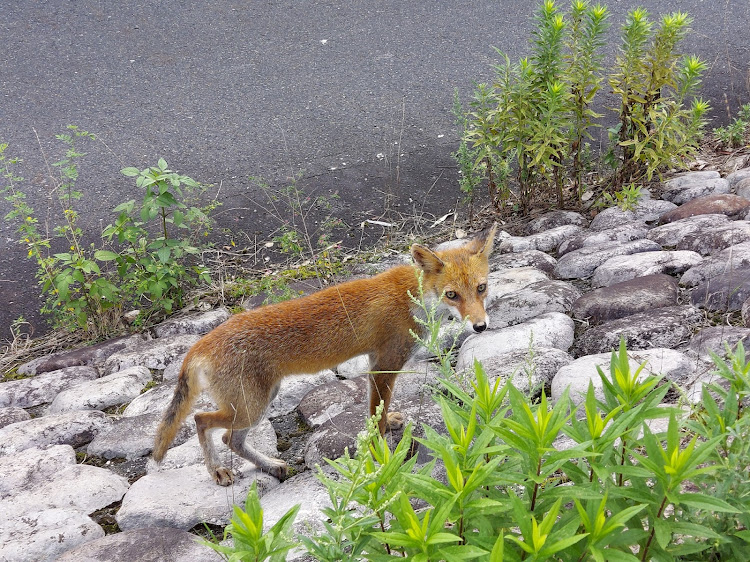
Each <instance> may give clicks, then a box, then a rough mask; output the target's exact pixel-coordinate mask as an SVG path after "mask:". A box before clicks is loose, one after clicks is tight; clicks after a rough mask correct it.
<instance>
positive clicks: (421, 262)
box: [411, 244, 445, 273]
mask: <svg viewBox="0 0 750 562" xmlns="http://www.w3.org/2000/svg"><path fill="white" fill-rule="evenodd" d="M411 257H413V258H414V261H415V262H417V265H418V266H419V267H420V269H421V270H422V271H424V272H425V273H440V272H441V271H442V270H443V266H444V265H445V264H444V263H443V260H441V259H440V258H439V257H437V255H436V254H435V253H434V252H432V251H431V250H429V249H427V248H425V247H424V246H420V245H419V244H414V245H413V246H412V247H411Z"/></svg>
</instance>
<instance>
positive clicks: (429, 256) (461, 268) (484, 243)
mask: <svg viewBox="0 0 750 562" xmlns="http://www.w3.org/2000/svg"><path fill="white" fill-rule="evenodd" d="M496 231H497V224H494V225H492V228H491V229H490V230H489V232H486V233H485V234H484V235H482V236H479V237H477V238H474V239H472V240H470V241H468V242H466V243H465V244H463V245H461V246H459V247H457V248H450V249H446V250H442V251H434V252H433V251H432V250H429V249H427V248H425V247H424V246H420V245H419V244H414V245H413V246H412V248H411V255H412V257H413V258H414V261H415V262H416V264H417V267H419V269H421V270H422V272H423V281H422V283H423V289H424V294H425V296H426V297H428V298H432V299H438V298H440V299H441V301H440V306H439V309H438V310H439V311H440V310H442V311H444V312H448V313H449V314H450V315H451V316H453V317H454V318H458V319H460V320H461V321H463V322H467V323H469V324H470V325H471V327H472V329H473V330H474V331H475V332H477V333H478V332H483V331H484V330H486V329H487V326H488V325H489V320H490V319H489V316H487V312H486V311H485V309H484V302H485V299H486V298H487V277H488V273H489V265H488V263H487V260H488V258H489V256H490V254H491V253H492V245H493V242H494V240H495V232H496Z"/></svg>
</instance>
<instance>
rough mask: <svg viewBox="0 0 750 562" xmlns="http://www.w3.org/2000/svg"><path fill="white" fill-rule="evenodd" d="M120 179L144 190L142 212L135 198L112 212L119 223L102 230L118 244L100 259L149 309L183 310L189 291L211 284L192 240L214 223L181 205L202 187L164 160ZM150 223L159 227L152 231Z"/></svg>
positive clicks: (99, 254)
mask: <svg viewBox="0 0 750 562" xmlns="http://www.w3.org/2000/svg"><path fill="white" fill-rule="evenodd" d="M122 174H123V175H125V176H127V177H134V178H136V186H137V187H139V188H141V189H143V190H144V191H145V193H144V196H143V200H142V203H141V204H140V208H138V206H137V205H136V201H135V200H132V199H131V200H130V201H127V202H125V203H121V204H120V205H118V206H117V207H115V208H114V212H115V213H119V214H118V217H117V220H116V221H115V222H114V223H113V224H110V225H107V227H105V228H104V231H103V233H102V236H103V238H104V239H105V240H107V241H109V242H115V243H116V244H115V250H114V251H112V250H99V251H98V252H97V253H96V257H97V259H99V260H101V261H103V262H108V261H111V262H114V264H115V265H116V267H117V275H118V276H119V278H120V280H121V281H122V282H123V283H124V286H125V287H126V290H127V292H128V295H130V296H132V297H131V298H134V299H135V300H136V302H137V300H138V299H140V298H143V299H146V300H147V301H148V302H149V303H150V308H151V310H155V311H162V310H163V311H164V312H167V313H169V312H171V311H172V310H173V309H174V308H175V307H180V306H182V305H183V299H184V292H185V289H186V287H188V286H190V285H195V284H196V283H198V282H203V283H209V282H210V281H211V277H210V275H209V271H208V268H207V267H205V266H204V265H202V264H200V263H199V262H198V261H197V260H194V261H193V263H191V261H190V258H191V257H195V256H198V255H199V254H200V251H201V250H200V248H199V247H198V246H197V245H195V243H194V242H193V240H195V238H196V237H197V236H199V235H201V234H203V235H206V234H207V233H208V230H209V229H210V228H211V220H210V219H209V218H208V215H207V214H206V210H205V209H201V208H198V207H194V206H193V207H188V206H187V205H186V204H185V203H184V202H183V200H184V196H185V190H189V191H190V192H195V191H196V190H198V189H200V185H199V184H198V183H197V182H196V181H195V180H193V179H192V178H190V177H188V176H183V175H180V174H178V173H177V172H174V171H172V170H170V169H169V167H168V165H167V162H166V161H165V160H164V159H163V158H160V159H159V162H158V163H157V165H156V166H152V167H149V168H145V169H143V170H138V169H137V168H124V169H123V170H122ZM150 223H156V227H155V228H154V227H151V229H149V224H150ZM154 232H155V233H156V235H154V234H152V233H154ZM178 233H179V234H181V236H178Z"/></svg>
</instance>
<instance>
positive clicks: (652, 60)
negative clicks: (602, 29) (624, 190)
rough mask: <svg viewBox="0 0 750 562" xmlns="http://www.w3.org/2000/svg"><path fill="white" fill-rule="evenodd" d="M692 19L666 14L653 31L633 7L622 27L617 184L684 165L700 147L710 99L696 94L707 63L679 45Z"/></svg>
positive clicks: (615, 78) (614, 82)
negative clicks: (667, 166)
mask: <svg viewBox="0 0 750 562" xmlns="http://www.w3.org/2000/svg"><path fill="white" fill-rule="evenodd" d="M691 22H692V20H691V19H690V18H689V17H688V16H687V14H685V13H682V12H675V13H673V14H668V15H664V16H662V18H661V22H660V25H659V26H658V27H657V28H656V29H655V30H654V24H653V22H651V20H650V19H649V14H648V12H647V11H646V10H644V9H643V8H636V9H635V10H632V11H631V12H630V13H629V14H628V16H627V18H626V21H625V24H624V25H623V27H622V46H621V48H620V53H619V55H618V56H617V61H616V64H615V72H614V73H613V74H611V75H610V77H609V84H610V86H611V87H612V91H613V92H614V94H615V95H617V96H618V97H619V98H620V104H619V108H618V113H619V124H618V125H617V127H616V128H615V129H613V130H612V131H611V134H612V138H613V139H615V138H616V142H617V147H616V149H617V150H619V151H621V155H620V160H619V165H618V168H617V171H616V174H615V178H614V183H615V185H616V186H620V185H622V184H623V183H626V182H629V181H635V180H638V179H640V178H642V177H644V176H645V177H646V178H647V179H651V177H652V175H653V174H654V172H656V171H657V170H658V169H659V168H660V167H662V166H664V165H675V166H679V165H681V164H682V163H683V162H684V161H685V159H687V158H688V157H689V156H691V155H692V154H694V153H695V151H696V150H697V144H698V140H699V139H700V133H701V131H702V129H703V127H704V125H705V121H704V116H705V114H706V112H707V111H708V109H709V105H708V103H707V102H704V101H703V100H701V99H693V101H692V105H691V106H690V107H689V108H686V107H685V104H686V103H688V100H689V99H690V98H692V97H693V96H694V94H695V93H696V91H697V89H698V86H699V85H700V83H701V79H700V77H701V75H702V73H703V72H704V71H705V69H706V64H705V63H704V62H703V61H701V60H700V59H699V58H698V57H695V56H686V57H681V55H680V54H679V52H678V50H677V47H678V44H679V42H680V41H681V40H682V39H683V38H684V37H685V35H687V33H688V31H689V26H690V23H691Z"/></svg>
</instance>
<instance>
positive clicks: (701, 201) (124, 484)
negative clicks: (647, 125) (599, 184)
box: [0, 168, 750, 561]
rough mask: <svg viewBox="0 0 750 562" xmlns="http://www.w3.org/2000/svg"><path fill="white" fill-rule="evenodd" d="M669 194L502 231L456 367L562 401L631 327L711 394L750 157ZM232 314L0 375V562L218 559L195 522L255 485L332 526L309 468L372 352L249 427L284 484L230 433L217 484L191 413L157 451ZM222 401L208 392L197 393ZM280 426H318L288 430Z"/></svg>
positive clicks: (724, 334)
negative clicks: (204, 351)
mask: <svg viewBox="0 0 750 562" xmlns="http://www.w3.org/2000/svg"><path fill="white" fill-rule="evenodd" d="M662 187H663V193H662V196H661V197H662V198H661V199H652V198H650V197H648V196H646V197H644V198H642V199H641V201H640V202H639V203H638V205H637V208H636V209H635V210H634V211H627V212H624V211H621V210H620V209H618V208H611V209H607V210H605V211H603V212H601V213H599V214H598V215H597V216H596V217H595V218H594V219H593V220H592V221H591V222H589V221H588V220H587V219H586V218H584V217H583V216H582V215H580V214H578V213H574V212H565V211H553V212H550V213H548V214H545V215H543V216H541V217H540V218H538V219H536V220H534V221H532V222H531V223H530V224H529V225H528V232H527V234H528V235H527V236H521V237H518V236H509V235H508V234H506V233H501V234H500V235H499V236H498V239H497V241H496V251H495V253H494V256H493V257H492V259H491V275H490V285H491V287H490V294H491V296H490V300H489V302H488V310H489V314H490V319H491V321H490V329H489V330H488V331H486V332H484V333H482V334H477V335H471V336H469V337H468V338H466V339H465V340H464V341H463V342H462V345H461V347H460V351H459V353H458V360H457V369H459V370H461V369H465V368H467V367H470V366H471V365H472V363H473V360H474V359H475V358H476V359H480V360H481V361H482V362H483V363H484V366H485V368H486V369H487V371H488V373H489V374H490V375H491V376H492V377H493V378H494V377H503V378H507V377H513V380H514V384H516V385H517V386H518V387H519V388H522V389H530V388H541V387H542V386H543V385H544V386H547V387H549V388H550V389H551V390H550V392H551V395H552V398H553V399H555V398H556V397H558V396H559V395H560V393H561V392H562V390H563V389H564V388H566V387H568V386H570V387H571V389H572V393H571V394H572V396H573V397H574V399H579V400H580V393H581V392H585V389H586V388H587V386H588V384H589V381H593V382H594V384H595V385H596V384H597V382H598V376H597V374H596V373H597V371H596V366H597V365H602V366H604V367H605V368H606V366H607V365H608V362H609V356H610V352H611V350H612V349H613V348H615V347H616V346H617V345H618V343H619V340H620V338H624V339H625V341H626V342H627V345H628V349H629V351H630V355H631V358H632V361H633V363H634V364H639V363H641V362H644V361H645V362H646V364H647V367H646V368H647V370H648V371H650V372H654V373H661V374H663V375H664V376H665V377H666V378H667V379H669V380H671V381H674V382H676V383H678V384H679V385H680V386H682V387H683V388H684V390H685V396H686V397H687V398H688V399H696V397H697V396H699V393H700V388H701V385H702V384H703V383H704V382H705V381H706V380H707V379H708V378H710V377H711V364H710V362H709V355H708V354H709V351H710V350H714V351H717V352H719V353H722V352H723V346H724V343H729V344H730V345H733V344H735V343H736V342H737V341H739V340H745V341H746V342H748V344H750V168H747V169H743V170H739V171H737V172H734V173H732V174H730V175H728V176H727V177H725V178H722V177H720V175H719V174H718V173H717V172H693V173H689V174H684V175H681V176H677V177H675V178H673V179H671V180H669V181H667V182H665V183H664V185H663V186H662ZM227 317H228V313H227V311H225V310H215V311H211V312H207V313H203V314H198V315H195V316H192V317H186V318H182V319H178V320H171V321H168V322H166V323H164V324H162V325H160V326H157V327H156V328H154V329H153V330H152V331H151V332H150V333H149V334H141V335H136V336H131V337H127V338H121V339H118V340H113V341H109V342H104V343H102V344H99V345H97V346H94V347H90V348H86V349H80V350H76V351H73V352H68V353H60V354H55V355H53V356H49V357H44V358H41V359H38V360H35V361H32V362H31V363H28V364H26V365H23V366H22V367H21V368H20V369H19V372H21V373H25V374H27V375H29V377H28V378H25V379H21V380H15V381H10V382H4V383H1V384H0V500H2V509H0V560H3V561H6V560H7V561H17V560H52V559H60V560H71V561H72V560H75V561H81V560H98V561H102V560H113V561H114V560H131V561H137V560H156V559H163V560H175V561H178V560H184V561H188V560H190V561H200V560H219V559H220V558H219V557H218V556H217V555H215V554H214V553H213V552H212V551H211V550H209V549H208V548H206V547H204V546H201V545H198V544H197V543H195V541H194V540H193V538H194V535H192V534H190V533H188V532H187V530H189V529H191V528H193V527H195V526H196V525H200V524H202V523H204V522H206V523H209V524H214V525H225V524H226V523H227V522H228V520H229V516H230V513H231V506H232V504H233V503H238V504H242V503H243V502H244V499H245V495H246V492H247V490H248V488H249V487H250V484H251V483H252V482H253V481H254V480H258V488H259V490H260V492H261V494H262V505H263V507H264V510H265V516H266V520H267V522H269V523H272V522H273V521H274V520H275V519H277V518H278V517H279V516H280V515H281V514H283V513H284V512H285V511H286V510H287V509H288V508H289V507H291V506H292V505H294V504H296V503H301V504H302V508H301V510H300V512H299V515H298V517H297V520H296V524H295V528H296V529H297V531H298V532H302V533H311V532H315V531H316V530H318V529H321V528H322V525H321V520H322V516H321V514H320V513H319V508H320V507H321V506H323V505H325V504H326V502H327V501H328V500H327V494H326V493H325V491H324V489H323V487H322V485H321V484H319V483H318V481H317V480H316V478H315V474H314V471H313V470H307V469H312V468H314V467H315V465H316V464H317V463H320V462H321V459H323V458H324V457H329V458H332V457H335V456H338V455H340V454H341V453H342V452H343V450H344V447H346V446H350V447H351V446H352V445H353V444H354V437H355V434H356V433H357V431H359V430H360V428H361V427H362V426H363V419H364V416H365V412H366V408H367V406H366V403H365V399H366V378H365V376H363V375H362V372H363V371H365V370H366V369H367V364H366V361H364V360H363V358H355V359H354V360H352V361H349V362H348V363H346V364H343V365H340V366H339V367H338V369H337V370H336V371H335V372H334V371H328V372H322V373H316V374H310V375H306V376H300V377H295V378H291V379H287V381H286V382H285V383H284V384H283V385H282V387H281V391H280V393H279V395H278V397H277V398H276V399H275V400H274V402H273V404H272V406H271V408H270V411H269V412H268V418H269V420H274V424H272V423H271V421H269V420H266V421H264V422H263V423H261V424H260V425H259V426H258V427H257V428H256V430H255V431H254V432H253V434H251V436H249V437H248V438H249V439H252V440H253V442H254V445H255V447H257V448H258V449H260V450H261V451H264V452H266V453H268V454H272V455H278V454H279V451H285V455H286V458H287V459H288V460H289V461H290V462H291V464H292V465H293V466H296V467H298V469H299V471H298V473H297V474H296V475H294V476H293V477H291V478H290V479H288V480H287V481H285V482H283V483H279V482H278V481H277V480H276V479H274V478H272V477H270V476H268V475H266V474H262V473H259V472H258V471H256V470H255V468H254V466H253V465H252V464H251V463H249V462H246V461H244V460H242V459H238V458H236V457H235V458H232V457H231V454H230V452H229V451H228V449H226V447H224V446H223V445H219V449H220V450H221V451H223V452H224V453H223V454H224V455H226V457H225V458H226V462H228V463H231V464H232V466H233V467H234V469H235V471H236V474H237V475H238V477H237V478H236V480H235V483H234V485H233V486H232V487H229V488H222V487H219V486H217V485H216V484H214V482H213V481H212V480H211V478H210V476H209V475H208V473H207V471H206V470H205V468H204V466H203V464H202V454H201V451H200V447H199V445H198V442H197V437H196V435H195V425H194V423H193V422H192V419H191V418H188V422H187V423H186V424H185V425H184V427H183V430H182V432H181V433H180V435H179V436H178V439H177V440H176V441H175V443H174V444H173V446H172V449H171V450H170V451H169V453H168V454H167V456H166V459H165V462H164V463H163V465H162V466H161V467H158V468H157V467H156V466H153V463H151V462H149V461H148V455H149V453H150V451H151V445H152V442H153V437H154V433H155V430H156V426H157V424H158V422H159V418H160V416H161V414H162V412H163V411H164V409H165V407H166V405H167V403H168V402H169V401H170V399H171V396H172V393H173V390H174V387H175V381H176V377H177V373H178V370H179V365H180V363H181V359H182V357H183V355H184V354H185V352H186V351H187V350H188V349H189V347H190V346H191V345H192V344H193V343H194V342H195V341H197V340H198V338H199V337H200V334H203V333H205V332H207V331H209V330H210V329H211V328H213V327H214V326H216V325H218V324H219V323H221V322H222V321H224V320H225V319H226V318H227ZM407 370H409V371H411V372H409V373H407V374H404V375H402V376H401V377H400V378H399V382H398V384H397V387H396V393H395V396H394V404H393V409H396V410H400V411H401V412H403V413H404V415H405V417H406V418H407V419H408V420H410V421H413V422H416V423H420V422H427V423H430V424H433V425H439V424H440V423H441V422H440V413H439V409H438V407H437V406H436V405H435V404H434V403H433V402H432V401H431V400H430V399H429V397H428V394H429V393H430V385H431V384H432V383H433V382H434V379H435V377H436V371H435V369H434V367H432V366H431V364H430V363H429V362H428V361H426V360H425V358H424V357H416V358H414V360H413V361H412V363H411V364H410V365H408V366H407ZM154 382H156V383H158V384H156V385H154ZM147 386H149V387H152V388H150V389H149V390H147V391H145V392H143V390H144V389H145V388H146V387H147ZM210 407H211V406H210V401H209V400H208V398H207V397H204V398H202V399H201V400H200V401H199V404H198V405H197V408H198V409H208V408H210ZM283 420H286V421H285V422H284V423H285V424H286V425H287V426H288V425H290V420H291V425H295V424H296V423H299V424H300V425H302V426H304V425H307V426H309V427H310V428H311V430H310V431H298V432H292V437H288V436H286V435H285V438H284V440H279V439H277V432H276V430H275V429H274V425H276V427H277V428H278V427H280V426H281V425H283V424H282V421H283ZM215 437H216V438H217V439H218V438H219V436H218V433H217V435H216V436H215ZM396 437H397V436H396ZM115 523H116V525H115ZM105 528H106V529H107V533H105ZM117 529H119V530H120V531H121V532H116V533H113V532H112V531H115V530H117Z"/></svg>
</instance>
